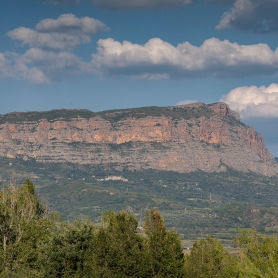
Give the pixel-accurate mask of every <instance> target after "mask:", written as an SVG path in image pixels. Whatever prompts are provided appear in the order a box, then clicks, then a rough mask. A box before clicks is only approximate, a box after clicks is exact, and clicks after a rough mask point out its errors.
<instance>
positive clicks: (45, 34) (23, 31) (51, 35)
mask: <svg viewBox="0 0 278 278" xmlns="http://www.w3.org/2000/svg"><path fill="white" fill-rule="evenodd" d="M105 29H107V27H106V25H105V24H104V23H102V22H100V21H99V20H97V19H94V18H90V17H83V18H77V17H76V16H75V15H73V14H63V15H61V16H59V17H58V18H57V19H44V20H42V21H40V22H39V23H38V24H37V25H36V27H35V30H33V29H30V28H25V27H20V28H16V29H14V30H12V31H9V32H8V36H9V37H10V38H12V39H13V40H19V41H21V42H22V44H23V45H28V46H31V47H40V48H44V49H53V50H64V49H73V48H75V47H76V46H78V45H79V44H81V43H88V42H90V40H91V39H90V36H91V35H94V34H96V33H97V32H100V31H102V30H105Z"/></svg>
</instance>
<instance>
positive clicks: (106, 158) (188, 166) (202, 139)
mask: <svg viewBox="0 0 278 278" xmlns="http://www.w3.org/2000/svg"><path fill="white" fill-rule="evenodd" d="M0 157H8V158H23V159H24V160H28V159H30V158H34V159H35V160H36V161H38V162H71V163H78V164H91V165H92V166H101V167H104V168H107V169H108V168H109V167H113V168H116V169H119V170H120V169H123V168H127V169H129V170H140V169H157V170H167V171H176V172H182V173H184V172H193V171H198V170H201V171H205V172H215V171H217V172H219V171H226V170H227V167H231V168H233V169H236V170H239V171H244V172H248V171H253V172H256V173H259V174H263V175H275V174H277V173H278V167H277V164H276V163H275V162H274V157H273V156H272V155H271V154H270V153H269V151H268V150H267V149H266V147H265V145H264V140H263V137H262V136H261V135H260V134H258V133H257V132H256V131H255V130H254V129H252V128H250V127H248V126H246V125H245V124H243V123H242V122H240V118H239V115H238V114H237V113H236V112H234V111H232V110H231V109H230V108H229V107H228V106H227V105H226V104H225V103H215V104H210V105H205V104H203V103H196V104H190V105H181V106H173V107H146V108H134V109H123V110H113V111H105V112H99V113H93V112H91V111H89V110H68V109H62V110H53V111H48V112H27V113H10V114H6V115H0Z"/></svg>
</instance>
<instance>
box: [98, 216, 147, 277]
mask: <svg viewBox="0 0 278 278" xmlns="http://www.w3.org/2000/svg"><path fill="white" fill-rule="evenodd" d="M137 226H138V222H137V219H136V218H135V217H134V216H133V215H131V214H128V213H127V212H124V211H122V212H120V213H114V212H110V211H108V212H106V213H104V215H103V217H102V226H101V228H100V230H99V232H98V234H97V239H96V247H95V261H96V265H97V275H96V277H107V278H108V277H109V278H112V277H113V278H116V277H117V278H125V277H138V278H139V277H142V278H145V277H152V276H151V268H150V264H149V258H148V257H147V255H148V253H147V249H146V241H145V238H144V237H143V236H141V235H140V234H138V233H137Z"/></svg>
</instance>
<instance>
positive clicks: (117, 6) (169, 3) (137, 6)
mask: <svg viewBox="0 0 278 278" xmlns="http://www.w3.org/2000/svg"><path fill="white" fill-rule="evenodd" d="M194 2H196V0H117V1H115V0H92V3H93V4H95V5H96V6H99V7H100V8H103V9H107V10H143V9H156V8H177V7H180V6H183V5H188V4H193V3H194Z"/></svg>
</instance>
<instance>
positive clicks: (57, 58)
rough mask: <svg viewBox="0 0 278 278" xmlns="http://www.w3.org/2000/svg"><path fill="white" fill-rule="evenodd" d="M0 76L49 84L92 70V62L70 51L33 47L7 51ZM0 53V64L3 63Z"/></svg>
mask: <svg viewBox="0 0 278 278" xmlns="http://www.w3.org/2000/svg"><path fill="white" fill-rule="evenodd" d="M4 59H5V64H4V65H5V67H4V70H5V72H4V76H3V74H2V70H3V67H1V70H0V77H1V76H2V77H3V78H9V77H10V78H14V79H26V80H27V81H28V82H30V83H32V84H48V83H51V82H56V81H60V80H61V79H63V78H65V77H69V76H72V75H76V74H81V73H88V72H91V69H90V64H88V63H85V62H83V61H82V60H80V59H79V58H78V57H77V56H75V55H74V54H73V53H70V52H59V53H56V52H51V51H44V50H42V49H39V48H31V49H29V50H28V51H27V52H26V53H24V54H22V55H21V54H17V53H8V52H7V53H5V54H4ZM1 61H2V60H1V54H0V66H1V65H2V63H1Z"/></svg>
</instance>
